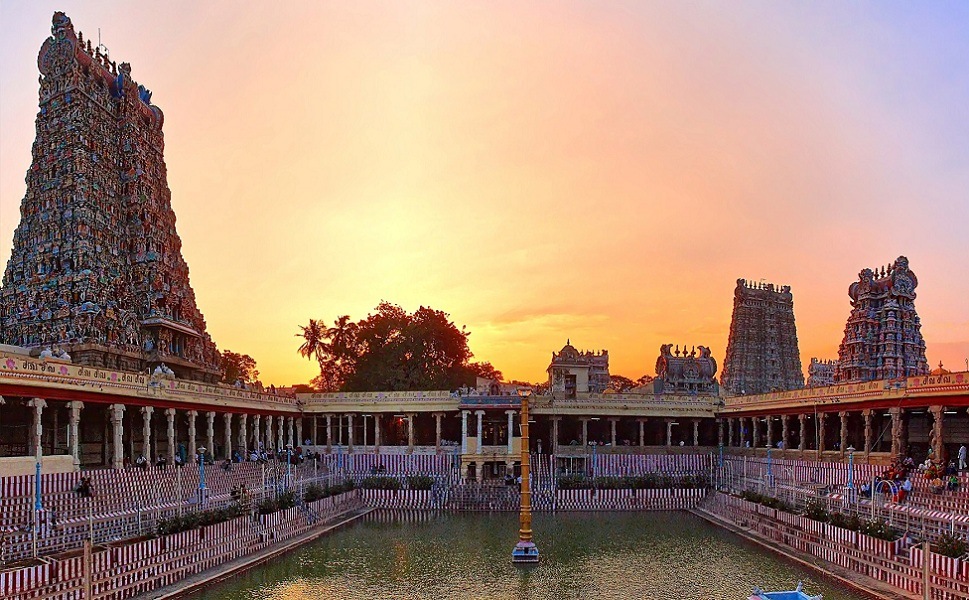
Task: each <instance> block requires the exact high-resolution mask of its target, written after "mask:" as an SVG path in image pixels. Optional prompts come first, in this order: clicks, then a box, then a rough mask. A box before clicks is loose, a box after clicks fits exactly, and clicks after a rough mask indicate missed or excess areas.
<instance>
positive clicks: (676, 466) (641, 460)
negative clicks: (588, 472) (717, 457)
mask: <svg viewBox="0 0 969 600" xmlns="http://www.w3.org/2000/svg"><path fill="white" fill-rule="evenodd" d="M586 458H587V459H588V460H589V461H590V462H591V465H592V467H591V469H592V473H593V475H595V476H596V477H623V476H636V475H645V474H647V473H664V474H670V475H674V476H682V475H693V474H698V473H699V474H708V473H710V468H711V466H712V456H711V455H709V454H599V453H596V454H595V455H593V454H592V453H589V455H588V456H587V457H586Z"/></svg>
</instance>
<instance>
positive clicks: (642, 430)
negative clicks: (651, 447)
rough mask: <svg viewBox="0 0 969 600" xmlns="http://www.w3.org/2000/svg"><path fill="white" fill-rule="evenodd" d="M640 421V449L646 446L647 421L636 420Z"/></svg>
mask: <svg viewBox="0 0 969 600" xmlns="http://www.w3.org/2000/svg"><path fill="white" fill-rule="evenodd" d="M636 420H637V421H639V447H640V448H642V447H644V446H645V445H646V419H636Z"/></svg>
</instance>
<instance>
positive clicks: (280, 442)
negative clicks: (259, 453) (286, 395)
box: [276, 415, 286, 450]
mask: <svg viewBox="0 0 969 600" xmlns="http://www.w3.org/2000/svg"><path fill="white" fill-rule="evenodd" d="M284 420H285V417H283V416H282V415H280V417H279V418H278V419H276V421H278V422H279V424H278V427H277V428H276V448H278V449H279V450H285V449H286V441H285V438H284V437H283V425H284V423H283V421H284Z"/></svg>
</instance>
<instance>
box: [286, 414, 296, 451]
mask: <svg viewBox="0 0 969 600" xmlns="http://www.w3.org/2000/svg"><path fill="white" fill-rule="evenodd" d="M295 421H296V419H295V418H293V417H286V425H287V427H286V438H287V439H288V440H289V441H288V442H286V443H287V444H289V445H290V446H292V447H294V448H295V447H296V446H297V444H298V442H297V440H296V439H295V437H296V436H295V433H296V432H295V429H296V428H295V426H294V424H295Z"/></svg>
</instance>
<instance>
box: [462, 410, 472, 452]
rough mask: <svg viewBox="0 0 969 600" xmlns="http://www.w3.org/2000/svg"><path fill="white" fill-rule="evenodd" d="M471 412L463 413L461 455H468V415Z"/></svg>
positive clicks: (464, 411)
mask: <svg viewBox="0 0 969 600" xmlns="http://www.w3.org/2000/svg"><path fill="white" fill-rule="evenodd" d="M470 414H471V411H467V410H462V411H461V454H467V453H468V415H470Z"/></svg>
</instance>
